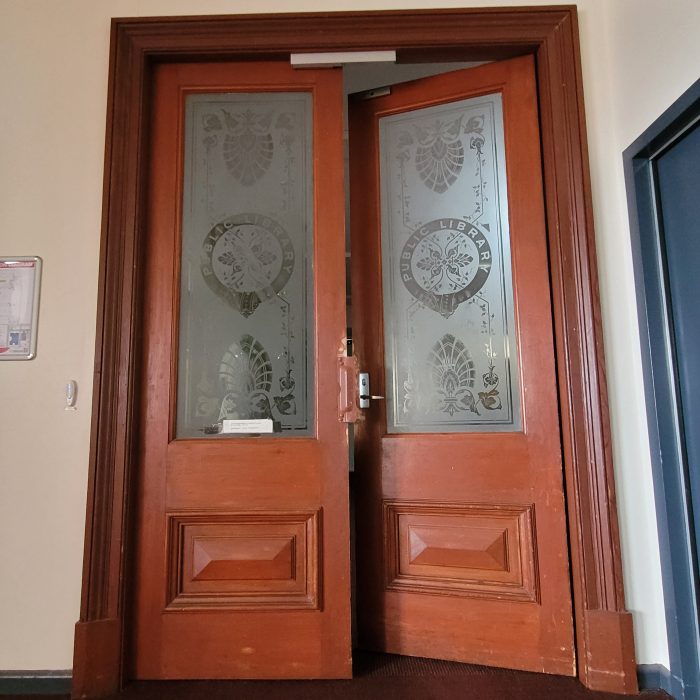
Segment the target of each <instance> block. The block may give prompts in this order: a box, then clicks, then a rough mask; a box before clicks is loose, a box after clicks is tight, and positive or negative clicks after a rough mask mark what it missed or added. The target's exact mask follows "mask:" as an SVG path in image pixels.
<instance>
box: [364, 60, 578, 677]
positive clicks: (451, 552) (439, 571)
mask: <svg viewBox="0 0 700 700" xmlns="http://www.w3.org/2000/svg"><path fill="white" fill-rule="evenodd" d="M350 152H351V203H352V204H351V216H350V218H351V229H352V293H353V337H354V346H355V353H356V354H357V355H358V357H359V360H360V365H361V369H362V370H366V371H367V372H369V376H370V383H371V384H370V392H368V393H374V394H378V395H382V396H384V397H386V398H385V399H383V400H382V399H375V400H371V406H370V408H369V409H368V410H367V413H366V416H365V420H364V422H363V423H361V424H360V425H358V428H357V433H356V434H357V438H356V445H357V452H356V455H357V458H356V471H357V478H358V505H357V528H358V539H357V562H358V593H359V595H358V606H357V607H358V616H359V626H360V640H361V644H363V645H365V646H367V647H369V648H373V649H381V650H385V651H388V652H393V653H399V654H410V655H416V656H427V657H440V658H446V659H454V660H458V661H467V662H472V663H480V664H488V665H493V666H502V667H510V668H518V669H528V670H532V671H546V672H551V673H559V674H567V675H574V674H575V660H574V647H573V623H572V611H571V594H570V584H569V564H568V550H567V536H566V514H565V508H564V496H563V473H562V460H561V447H560V432H559V413H558V403H557V389H556V376H555V362H554V345H553V336H552V310H551V302H550V288H549V272H548V262H547V243H546V231H545V221H544V207H543V195H542V181H541V163H540V138H539V130H538V118H537V95H536V90H535V78H534V62H533V60H532V58H531V57H525V58H519V59H514V60H511V61H505V62H500V63H493V64H490V65H485V66H480V67H478V68H472V69H467V70H464V71H458V72H454V73H448V74H444V75H441V76H436V77H432V78H427V79H423V80H418V81H414V82H411V83H405V84H401V85H397V86H394V87H393V88H392V91H391V94H390V95H388V96H384V97H378V98H375V99H368V100H362V99H358V100H355V101H354V102H352V103H351V110H350Z"/></svg>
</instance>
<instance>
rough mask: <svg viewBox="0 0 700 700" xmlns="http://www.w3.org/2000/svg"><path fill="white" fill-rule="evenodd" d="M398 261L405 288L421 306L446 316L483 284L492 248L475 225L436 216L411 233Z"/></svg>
mask: <svg viewBox="0 0 700 700" xmlns="http://www.w3.org/2000/svg"><path fill="white" fill-rule="evenodd" d="M399 260H400V262H399V268H400V273H401V279H402V280H403V283H404V285H405V287H406V289H408V291H409V292H410V293H411V294H412V295H413V297H415V298H416V299H417V300H418V301H420V302H421V303H422V304H423V305H424V306H427V307H428V308H430V309H433V310H434V311H436V312H437V313H439V314H440V315H442V316H444V317H445V318H448V317H449V316H451V315H452V314H453V313H454V312H455V310H456V309H457V307H458V306H459V305H460V304H461V303H462V302H464V301H467V300H468V299H471V298H472V297H473V296H474V295H475V294H477V293H478V292H479V290H480V289H481V288H482V287H483V286H484V284H485V283H486V280H487V279H488V276H489V273H490V271H491V247H490V246H489V242H488V240H487V239H486V236H485V235H484V234H483V233H482V232H481V231H480V230H479V229H478V228H477V227H476V226H475V225H474V224H470V223H469V222H467V221H464V220H462V219H436V220H434V221H430V222H428V223H427V224H425V225H424V226H421V227H420V228H419V229H417V230H416V231H414V232H413V234H412V235H411V236H410V237H409V238H408V240H407V241H406V244H405V245H404V247H403V251H402V253H401V257H400V259H399Z"/></svg>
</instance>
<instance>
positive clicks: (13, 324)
mask: <svg viewBox="0 0 700 700" xmlns="http://www.w3.org/2000/svg"><path fill="white" fill-rule="evenodd" d="M40 282H41V258H38V257H15V258H0V360H31V359H33V358H34V357H35V355H36V333H37V321H38V318H39V285H40Z"/></svg>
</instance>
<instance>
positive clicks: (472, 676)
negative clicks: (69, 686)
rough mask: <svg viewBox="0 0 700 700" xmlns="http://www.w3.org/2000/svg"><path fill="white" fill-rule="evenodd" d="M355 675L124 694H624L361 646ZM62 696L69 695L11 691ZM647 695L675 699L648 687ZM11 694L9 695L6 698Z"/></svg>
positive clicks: (160, 699)
mask: <svg viewBox="0 0 700 700" xmlns="http://www.w3.org/2000/svg"><path fill="white" fill-rule="evenodd" d="M354 659H355V661H354V665H355V671H354V673H355V677H354V678H353V679H352V680H350V681H179V682H166V681H158V682H156V681H140V682H136V683H132V684H131V685H129V686H128V687H127V688H126V689H125V690H124V692H123V693H121V694H120V695H119V696H115V697H118V698H119V700H277V699H279V700H351V699H352V700H355V699H358V700H623V698H624V696H620V695H613V694H610V693H598V692H593V691H590V690H586V688H584V687H583V686H582V685H581V684H580V683H579V682H578V681H577V680H575V679H573V678H565V677H562V676H546V675H543V674H539V673H525V672H522V671H506V670H502V669H493V668H488V667H486V666H473V665H470V664H458V663H451V662H449V661H434V660H431V659H418V658H411V657H405V656H392V655H389V654H370V653H366V652H355V656H354ZM10 697H14V698H20V697H22V698H23V700H39V699H40V698H45V699H46V700H58V698H61V697H63V696H56V695H53V696H37V695H32V696H29V695H27V696H10ZM627 697H629V696H627ZM638 697H640V698H643V700H669V696H668V695H667V694H666V693H663V692H659V691H655V692H652V691H645V692H643V693H642V694H641V696H638ZM6 698H7V696H4V698H3V700H5V699H6Z"/></svg>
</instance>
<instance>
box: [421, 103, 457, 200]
mask: <svg viewBox="0 0 700 700" xmlns="http://www.w3.org/2000/svg"><path fill="white" fill-rule="evenodd" d="M461 125H462V117H461V116H460V117H458V118H457V119H454V120H453V121H450V122H447V123H444V122H442V121H441V120H440V119H437V120H435V121H434V122H433V123H432V124H430V125H429V126H422V125H417V126H416V127H415V128H416V135H417V137H418V148H417V149H416V156H415V163H416V170H417V171H418V175H419V176H420V179H421V180H422V181H423V184H425V186H426V187H429V188H430V189H431V190H433V191H434V192H438V193H440V194H441V193H443V192H446V191H447V190H448V188H449V187H450V186H451V185H453V184H454V183H455V182H456V180H457V178H458V177H459V174H460V173H461V172H462V166H463V165H464V145H463V144H462V139H461V138H460V132H461Z"/></svg>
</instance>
